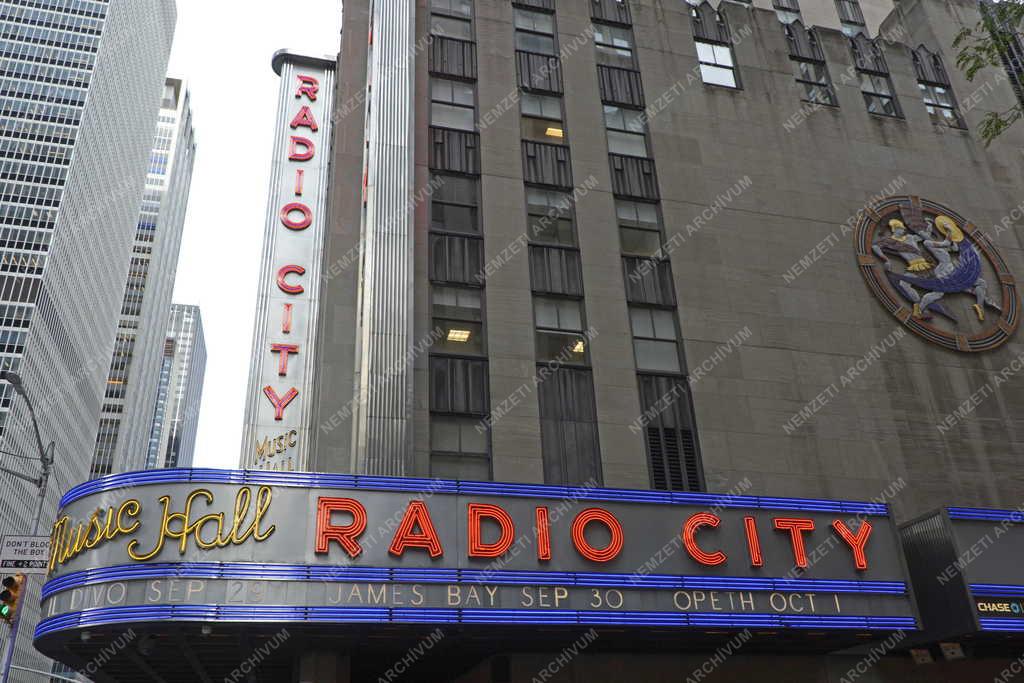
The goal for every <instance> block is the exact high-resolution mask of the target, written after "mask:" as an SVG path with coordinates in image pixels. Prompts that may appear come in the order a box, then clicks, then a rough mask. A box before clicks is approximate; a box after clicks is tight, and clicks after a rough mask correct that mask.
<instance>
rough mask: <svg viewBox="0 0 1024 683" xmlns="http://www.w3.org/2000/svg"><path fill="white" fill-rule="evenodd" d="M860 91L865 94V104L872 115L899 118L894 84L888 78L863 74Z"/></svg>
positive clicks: (861, 75)
mask: <svg viewBox="0 0 1024 683" xmlns="http://www.w3.org/2000/svg"><path fill="white" fill-rule="evenodd" d="M860 90H861V92H862V93H863V94H864V102H865V104H867V107H868V111H869V112H871V113H872V114H882V115H883V116H899V115H900V112H899V109H898V108H897V106H896V97H895V96H894V95H893V92H892V83H891V82H890V81H889V77H888V76H883V75H881V74H871V73H864V72H861V74H860Z"/></svg>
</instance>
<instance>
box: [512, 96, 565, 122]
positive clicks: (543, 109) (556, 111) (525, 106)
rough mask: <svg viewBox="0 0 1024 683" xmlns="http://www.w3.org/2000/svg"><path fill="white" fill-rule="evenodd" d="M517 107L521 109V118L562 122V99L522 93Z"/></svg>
mask: <svg viewBox="0 0 1024 683" xmlns="http://www.w3.org/2000/svg"><path fill="white" fill-rule="evenodd" d="M519 106H520V107H522V110H523V116H536V117H538V118H542V119H552V120H554V121H561V120H562V99H561V98H559V97H551V96H550V95H537V94H535V93H528V92H524V93H521V94H520V96H519Z"/></svg>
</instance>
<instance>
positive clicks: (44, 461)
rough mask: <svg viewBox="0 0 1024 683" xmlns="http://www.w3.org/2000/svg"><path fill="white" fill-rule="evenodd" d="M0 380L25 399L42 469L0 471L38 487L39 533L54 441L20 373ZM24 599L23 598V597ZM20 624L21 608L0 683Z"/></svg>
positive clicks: (35, 521)
mask: <svg viewBox="0 0 1024 683" xmlns="http://www.w3.org/2000/svg"><path fill="white" fill-rule="evenodd" d="M0 381H5V382H7V383H8V384H10V385H11V387H13V388H14V392H15V393H16V394H18V396H21V397H22V398H23V399H25V405H27V406H28V414H29V417H31V418H32V429H33V430H34V431H35V433H36V446H37V447H38V449H39V463H40V465H41V466H42V469H41V471H40V473H39V477H38V478H37V479H34V478H32V477H30V476H28V475H26V474H22V473H21V472H16V471H15V470H11V469H8V468H6V467H2V466H0V471H3V472H6V473H7V474H10V475H11V476H14V477H17V478H18V479H22V480H24V481H27V482H29V483H30V484H35V485H36V487H37V488H38V489H39V502H38V504H37V505H36V514H35V518H34V519H33V521H32V535H33V536H38V535H39V522H40V521H41V519H42V516H43V503H44V502H45V501H46V487H47V485H48V484H49V483H50V473H51V472H52V470H53V448H54V442H52V441H51V442H50V445H49V446H47V447H44V446H43V437H42V435H41V434H40V433H39V422H38V421H37V420H36V411H35V409H33V407H32V400H31V399H30V398H29V397H28V391H26V390H25V384H24V383H23V382H22V381H21V375H19V374H18V373H16V372H11V371H10V370H3V371H0ZM23 599H24V598H23ZM19 624H21V610H18V611H17V612H16V613H15V615H14V623H13V624H11V632H10V634H9V635H8V637H7V652H6V653H5V655H4V670H3V678H2V679H0V681H2V683H7V680H8V678H9V677H10V674H11V660H12V659H13V658H14V646H15V644H16V643H17V642H18V625H19Z"/></svg>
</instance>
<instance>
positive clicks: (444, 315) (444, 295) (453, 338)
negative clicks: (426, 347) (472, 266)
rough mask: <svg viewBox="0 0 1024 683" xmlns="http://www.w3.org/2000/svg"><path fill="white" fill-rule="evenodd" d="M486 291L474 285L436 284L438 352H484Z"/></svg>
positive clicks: (472, 353)
mask: <svg viewBox="0 0 1024 683" xmlns="http://www.w3.org/2000/svg"><path fill="white" fill-rule="evenodd" d="M481 294H482V292H481V290H479V289H474V288H471V287H447V286H442V285H434V287H433V304H432V311H433V317H434V330H435V334H436V335H437V341H436V342H435V343H434V347H433V348H434V351H440V352H442V353H453V354H461V355H481V354H483V353H484V335H483V315H482V311H481V308H482V296H481Z"/></svg>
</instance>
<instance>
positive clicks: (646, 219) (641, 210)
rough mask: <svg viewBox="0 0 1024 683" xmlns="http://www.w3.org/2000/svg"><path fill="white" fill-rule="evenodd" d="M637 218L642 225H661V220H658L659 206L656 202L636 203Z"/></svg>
mask: <svg viewBox="0 0 1024 683" xmlns="http://www.w3.org/2000/svg"><path fill="white" fill-rule="evenodd" d="M636 212H637V220H638V222H639V223H640V224H641V225H649V226H652V227H660V226H661V221H660V220H658V207H656V206H655V205H654V204H644V203H643V202H638V203H637V204H636Z"/></svg>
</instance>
